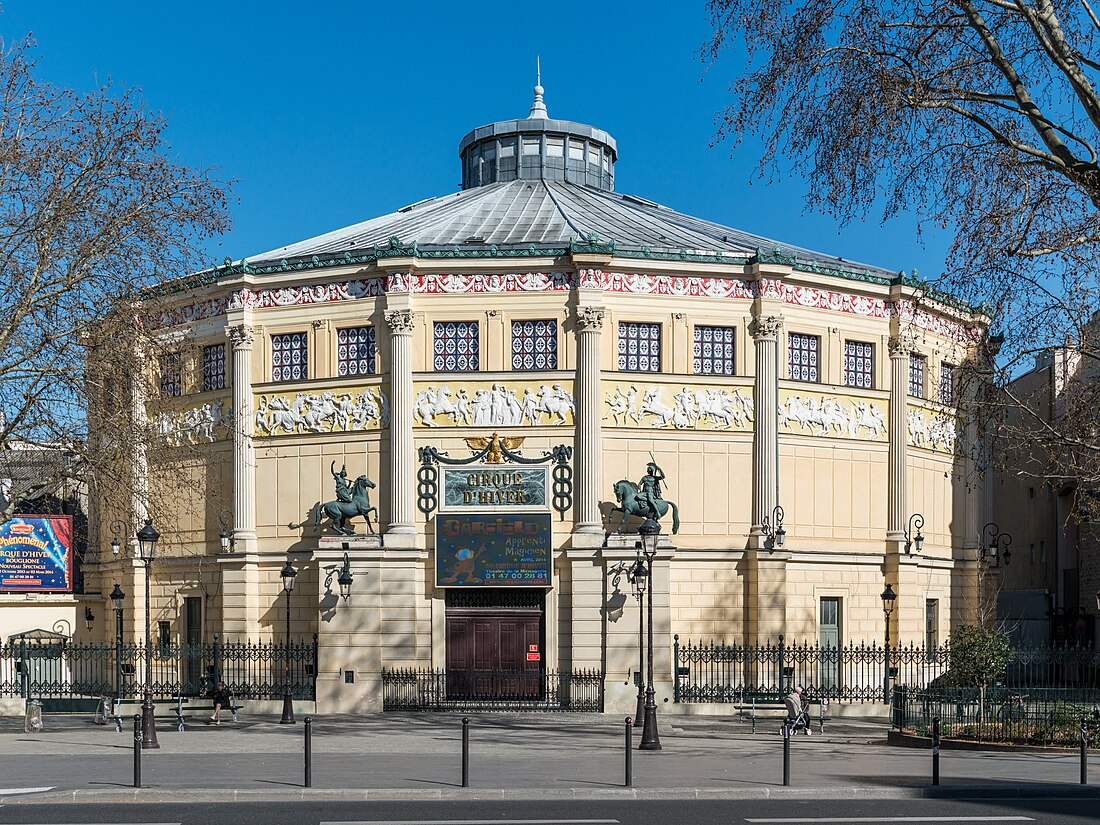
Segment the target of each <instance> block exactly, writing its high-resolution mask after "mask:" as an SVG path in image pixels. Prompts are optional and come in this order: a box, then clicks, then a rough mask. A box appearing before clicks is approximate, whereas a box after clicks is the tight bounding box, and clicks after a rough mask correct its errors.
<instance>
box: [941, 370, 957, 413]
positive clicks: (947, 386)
mask: <svg viewBox="0 0 1100 825" xmlns="http://www.w3.org/2000/svg"><path fill="white" fill-rule="evenodd" d="M940 403H941V404H954V403H955V365H954V364H940Z"/></svg>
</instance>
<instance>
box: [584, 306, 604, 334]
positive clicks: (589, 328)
mask: <svg viewBox="0 0 1100 825" xmlns="http://www.w3.org/2000/svg"><path fill="white" fill-rule="evenodd" d="M605 315H606V310H605V309H604V308H603V307H590V306H581V307H577V328H578V329H579V330H580V331H581V332H599V331H600V330H601V329H603V319H604V316H605Z"/></svg>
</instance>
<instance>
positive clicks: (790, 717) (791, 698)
mask: <svg viewBox="0 0 1100 825" xmlns="http://www.w3.org/2000/svg"><path fill="white" fill-rule="evenodd" d="M783 704H784V705H785V706H786V708H787V719H786V722H785V724H786V726H787V730H789V731H790V732H791V733H798V731H802V732H803V733H805V734H806V735H807V736H810V735H812V733H813V731H812V730H811V729H810V712H809V711H808V710H807V709H806V706H805V705H803V704H802V694H801V692H800V691H792V692H791V694H790V695H788V696H787V697H786V698H785V699H784V700H783Z"/></svg>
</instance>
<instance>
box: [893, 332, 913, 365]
mask: <svg viewBox="0 0 1100 825" xmlns="http://www.w3.org/2000/svg"><path fill="white" fill-rule="evenodd" d="M887 346H888V347H889V349H890V357H891V358H907V357H908V356H909V354H910V353H911V352H913V350H915V349H916V348H917V335H916V333H915V332H914V331H913V330H911V329H902V330H899V331H898V334H897V335H891V336H890V340H889V342H887Z"/></svg>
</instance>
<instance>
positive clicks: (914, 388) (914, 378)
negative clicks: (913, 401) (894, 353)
mask: <svg viewBox="0 0 1100 825" xmlns="http://www.w3.org/2000/svg"><path fill="white" fill-rule="evenodd" d="M909 394H910V395H911V396H913V397H914V398H924V356H923V355H910V356H909Z"/></svg>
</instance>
